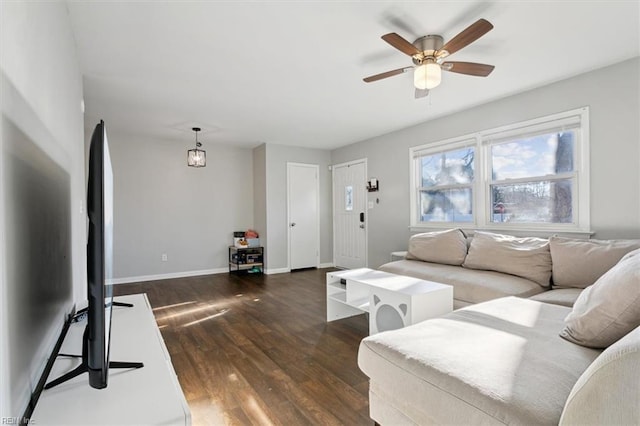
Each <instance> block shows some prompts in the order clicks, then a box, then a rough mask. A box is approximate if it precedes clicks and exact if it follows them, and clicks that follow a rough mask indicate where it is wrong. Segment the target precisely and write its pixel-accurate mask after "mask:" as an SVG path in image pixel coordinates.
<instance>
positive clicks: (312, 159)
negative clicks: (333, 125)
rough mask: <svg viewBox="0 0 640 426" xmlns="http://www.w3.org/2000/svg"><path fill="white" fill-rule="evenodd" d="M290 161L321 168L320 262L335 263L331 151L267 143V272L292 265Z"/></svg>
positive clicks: (286, 268) (284, 268) (281, 269)
mask: <svg viewBox="0 0 640 426" xmlns="http://www.w3.org/2000/svg"><path fill="white" fill-rule="evenodd" d="M287 162H293V163H306V164H317V165H318V166H319V168H320V176H319V183H320V263H321V264H329V263H332V262H333V230H332V226H333V221H332V212H331V203H332V201H331V173H330V172H329V165H330V164H331V161H330V152H329V151H328V150H320V149H310V148H300V147H293V146H285V145H278V144H271V143H268V144H266V158H265V163H266V168H265V171H266V197H267V203H266V204H267V205H266V207H267V209H266V224H267V238H266V245H265V256H266V258H267V265H266V270H267V272H282V271H286V270H288V268H289V259H288V251H287V248H288V244H289V241H288V240H287V235H288V234H287V232H288V224H287Z"/></svg>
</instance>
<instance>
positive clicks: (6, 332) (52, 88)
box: [0, 2, 86, 419]
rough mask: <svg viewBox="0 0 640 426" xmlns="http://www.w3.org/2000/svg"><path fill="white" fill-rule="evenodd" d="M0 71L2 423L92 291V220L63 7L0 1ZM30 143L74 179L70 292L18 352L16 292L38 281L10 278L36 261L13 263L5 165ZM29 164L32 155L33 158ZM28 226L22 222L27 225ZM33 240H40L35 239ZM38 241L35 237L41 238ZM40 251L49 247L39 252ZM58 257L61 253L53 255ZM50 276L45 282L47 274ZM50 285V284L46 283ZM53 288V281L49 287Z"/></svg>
mask: <svg viewBox="0 0 640 426" xmlns="http://www.w3.org/2000/svg"><path fill="white" fill-rule="evenodd" d="M0 31H1V33H0V43H1V46H0V52H1V53H0V55H1V56H0V67H1V71H2V75H1V80H2V81H1V84H2V86H1V93H2V101H1V104H2V125H1V126H2V129H1V130H2V139H1V140H0V145H1V146H0V156H1V157H0V164H1V165H3V166H0V167H3V169H4V170H3V171H2V176H3V180H2V184H1V185H0V199H1V200H2V203H3V205H2V208H1V209H0V236H1V238H0V262H2V264H0V315H1V321H0V322H1V327H0V418H3V419H6V418H9V417H18V416H20V415H22V413H23V412H24V410H25V408H26V406H27V402H28V398H29V396H30V394H31V392H32V391H33V388H34V386H35V384H36V381H37V379H38V378H39V376H40V374H41V372H42V369H43V368H44V366H45V362H46V357H47V356H48V355H49V354H50V352H51V350H52V348H53V344H54V343H55V340H56V339H57V337H58V335H59V333H60V331H61V329H62V325H63V322H64V319H65V314H66V313H68V312H69V311H70V309H71V308H72V305H73V302H74V299H75V300H82V299H84V298H85V291H86V279H85V277H86V266H85V265H86V254H85V253H86V252H85V247H86V221H85V213H84V204H85V201H84V200H85V195H84V194H85V179H84V143H83V138H84V133H83V123H82V121H83V118H82V111H81V109H80V104H81V100H82V77H81V75H80V71H79V66H78V61H77V58H76V50H75V42H74V39H73V34H72V32H71V25H70V21H69V17H68V15H67V9H66V6H65V4H64V3H62V2H49V3H47V2H1V3H0ZM27 145H28V146H30V147H32V148H29V149H33V150H34V151H33V152H38V153H42V155H41V156H40V158H43V159H44V160H43V161H44V162H45V163H46V164H47V165H49V164H50V165H52V167H54V168H59V169H60V170H62V173H63V174H68V178H69V180H70V188H67V191H68V193H70V195H71V205H70V206H68V211H70V213H69V215H70V217H69V218H68V222H69V223H70V225H71V236H70V237H71V246H72V251H71V257H72V259H71V261H72V271H73V272H72V273H71V278H70V279H71V280H72V288H71V289H70V291H69V293H70V294H68V295H67V296H66V298H65V300H63V301H62V303H60V304H59V305H58V306H57V307H56V309H55V312H47V313H45V312H42V315H52V317H53V318H56V319H57V320H55V321H52V323H51V326H50V327H49V329H48V330H46V332H45V336H44V338H43V339H42V340H41V342H39V346H37V347H32V348H31V349H30V350H28V351H22V353H19V354H16V353H15V351H16V349H15V348H21V347H23V346H24V345H25V341H26V340H27V339H28V336H23V337H17V338H16V337H15V336H16V335H18V336H20V333H21V332H20V330H24V327H25V326H24V323H25V320H28V319H29V318H25V315H26V314H25V311H20V309H19V307H18V306H16V303H15V302H16V300H13V299H12V298H13V297H14V296H13V295H14V294H15V293H19V292H21V291H22V290H21V289H16V288H15V286H17V285H18V283H20V282H31V283H33V282H34V281H38V280H39V278H35V279H34V277H33V276H31V277H23V276H17V277H16V276H15V274H14V275H13V276H12V277H11V279H8V275H7V274H12V272H11V271H12V270H13V271H14V272H15V270H16V269H15V268H16V265H15V264H29V262H31V264H33V263H34V262H36V263H37V259H32V258H31V257H32V256H23V258H18V259H16V258H12V261H11V264H10V265H8V264H5V262H6V261H7V258H8V256H9V255H15V253H16V251H17V249H18V248H19V249H20V250H22V249H23V248H22V247H16V246H15V245H14V244H19V242H16V241H7V240H6V238H5V237H6V236H7V234H9V233H10V232H9V231H11V230H12V229H11V227H13V226H15V222H14V221H19V220H20V218H16V217H15V213H16V212H15V211H14V210H13V209H14V204H13V203H12V199H11V197H13V196H15V195H16V191H15V189H16V188H15V186H14V185H17V184H20V183H19V182H16V181H11V180H5V179H4V176H5V173H6V172H7V170H6V168H7V167H5V166H7V165H8V164H9V165H10V163H5V161H7V159H8V158H12V157H10V156H11V155H12V154H11V152H12V151H15V149H24V148H25V146H27ZM27 161H28V157H27ZM21 225H24V224H21ZM31 238H34V237H33V236H31ZM37 238H38V237H37V236H35V239H36V240H37ZM39 249H40V250H43V249H44V250H45V251H46V250H47V248H46V247H45V248H42V247H39ZM53 254H54V255H56V254H57V253H53ZM42 278H43V279H46V277H42ZM42 284H43V285H47V282H46V281H45V282H42ZM48 284H49V285H50V284H51V283H50V282H49V283H48Z"/></svg>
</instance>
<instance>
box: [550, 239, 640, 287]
mask: <svg viewBox="0 0 640 426" xmlns="http://www.w3.org/2000/svg"><path fill="white" fill-rule="evenodd" d="M549 248H550V250H551V260H552V261H553V268H552V277H553V287H554V288H555V287H577V288H587V287H588V286H590V285H591V284H593V283H595V282H596V280H597V279H598V278H600V277H601V276H602V275H603V274H604V273H605V272H607V271H608V270H609V269H611V268H612V267H613V266H614V265H615V264H616V263H618V261H619V260H620V259H622V256H624V255H625V254H627V253H629V252H630V251H632V250H635V249H638V248H640V240H579V239H573V238H561V237H551V238H549Z"/></svg>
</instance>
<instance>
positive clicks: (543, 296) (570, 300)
mask: <svg viewBox="0 0 640 426" xmlns="http://www.w3.org/2000/svg"><path fill="white" fill-rule="evenodd" d="M580 293H582V289H581V288H558V289H554V290H549V291H543V292H542V293H539V294H536V295H535V296H531V297H530V298H529V299H531V300H537V301H538V302H544V303H552V304H554V305H560V306H566V307H568V308H571V307H573V304H574V303H576V299H578V296H580Z"/></svg>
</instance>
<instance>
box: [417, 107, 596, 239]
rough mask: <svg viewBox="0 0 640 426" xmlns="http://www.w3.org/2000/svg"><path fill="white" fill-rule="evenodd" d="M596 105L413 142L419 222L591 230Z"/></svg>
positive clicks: (428, 223) (485, 226)
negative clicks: (592, 112)
mask: <svg viewBox="0 0 640 426" xmlns="http://www.w3.org/2000/svg"><path fill="white" fill-rule="evenodd" d="M587 130H588V109H587V108H582V109H579V110H574V111H568V112H565V113H561V114H556V115H553V116H550V117H543V118H539V119H536V120H531V121H527V122H524V123H517V124H513V125H509V126H504V127H501V128H498V129H491V130H487V131H483V132H478V133H477V134H473V135H467V136H464V137H461V138H456V139H450V140H447V141H442V142H439V143H436V144H430V145H423V146H420V147H416V148H412V149H411V159H412V161H411V167H412V169H413V174H412V175H413V176H414V179H413V182H412V187H411V193H412V197H411V211H412V213H411V225H412V226H413V227H433V226H443V227H444V226H446V227H451V226H461V227H467V228H469V227H483V228H496V229H498V228H500V229H505V228H510V229H528V230H529V229H540V230H547V231H563V230H564V231H571V232H581V231H584V232H588V231H589V175H588V134H587Z"/></svg>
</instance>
